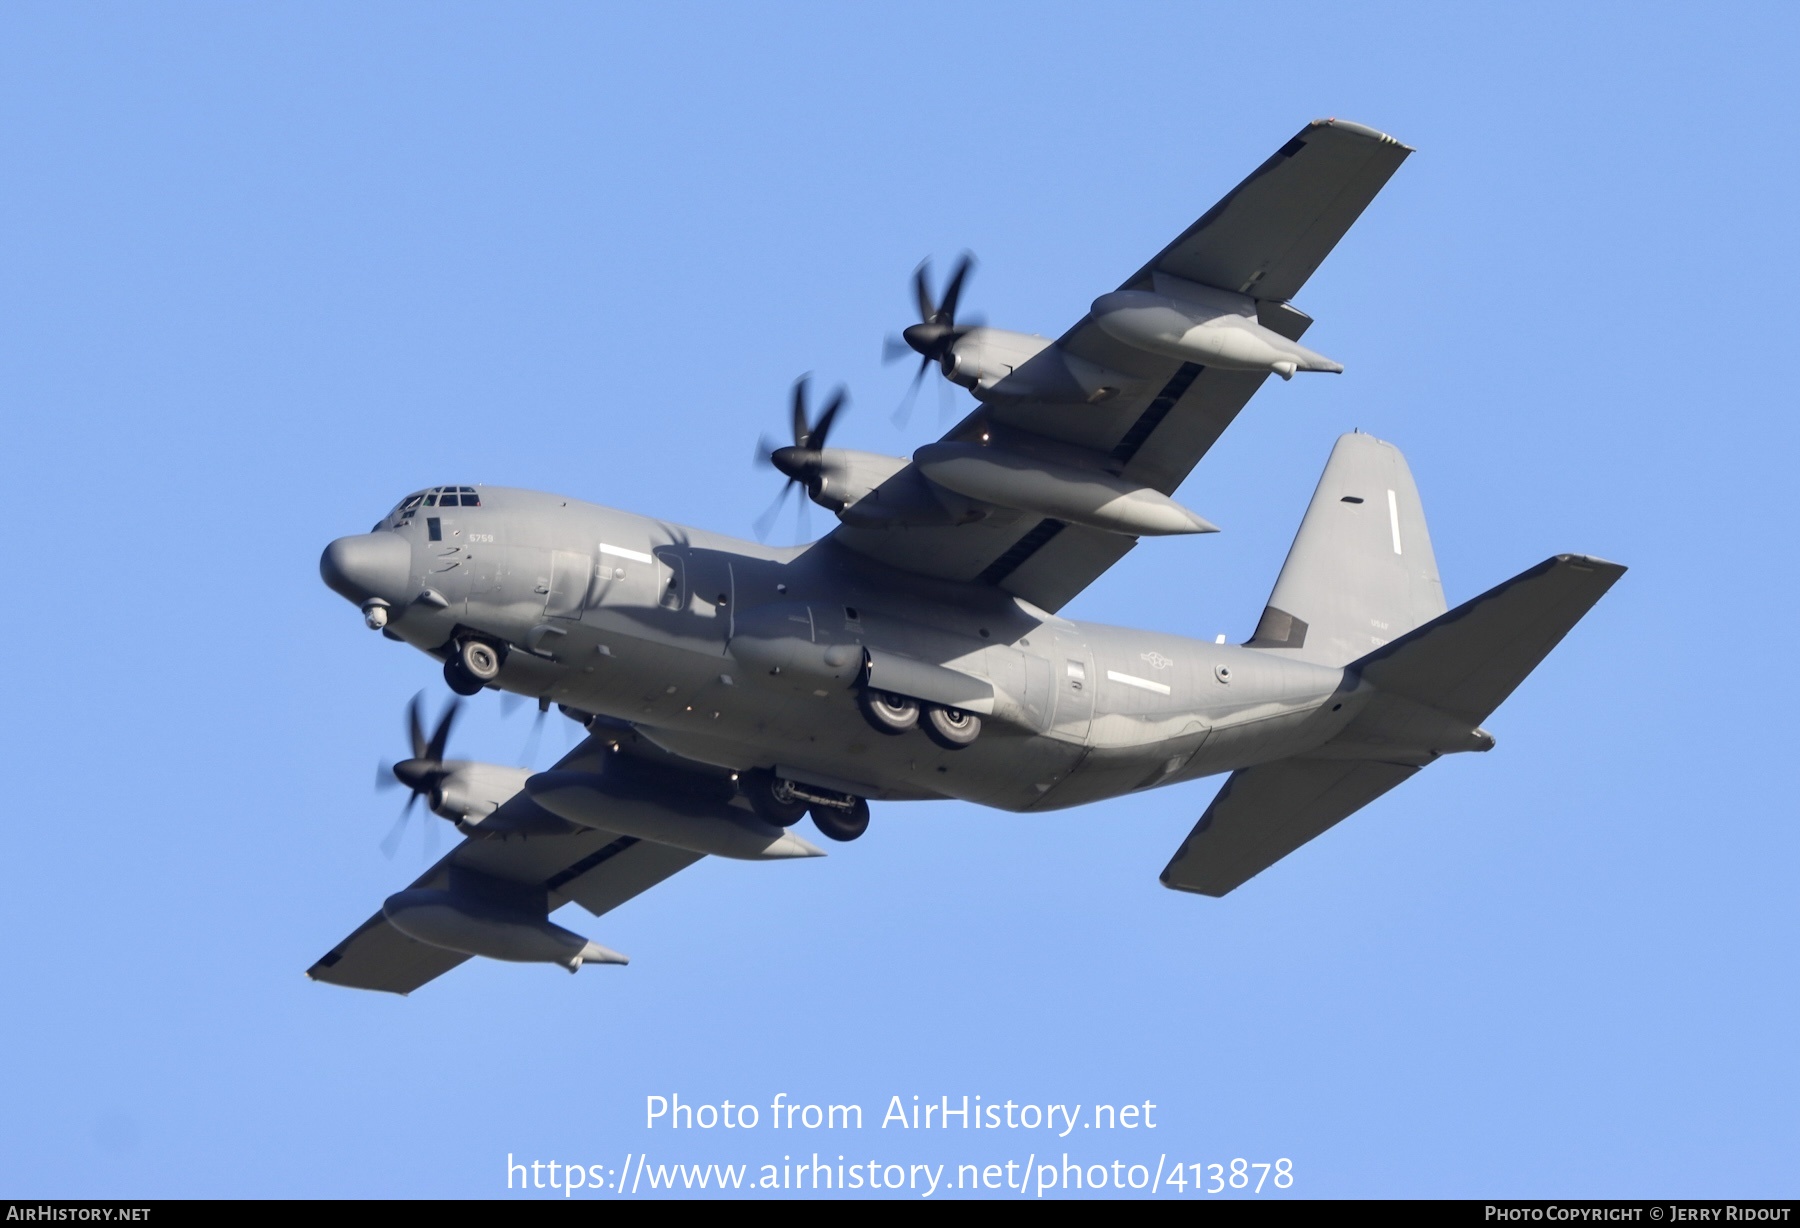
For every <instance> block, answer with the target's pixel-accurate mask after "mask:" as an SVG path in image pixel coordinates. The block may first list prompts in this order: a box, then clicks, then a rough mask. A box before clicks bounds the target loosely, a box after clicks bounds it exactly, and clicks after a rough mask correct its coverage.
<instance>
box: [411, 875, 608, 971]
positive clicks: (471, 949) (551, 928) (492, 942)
mask: <svg viewBox="0 0 1800 1228" xmlns="http://www.w3.org/2000/svg"><path fill="white" fill-rule="evenodd" d="M381 911H382V914H383V915H384V916H386V917H387V919H388V921H389V923H391V924H392V925H393V927H394V928H395V929H397V930H399V931H400V932H401V933H402V934H405V935H406V936H407V937H409V938H416V939H418V940H419V941H420V942H423V943H428V944H430V945H431V946H434V947H442V948H444V949H445V950H446V951H459V952H461V953H462V954H464V955H485V956H487V958H489V959H504V960H509V961H511V962H513V963H520V964H558V965H560V966H561V967H564V968H567V969H568V970H569V971H570V972H575V971H577V970H579V969H580V967H581V965H583V964H625V963H630V962H631V961H630V960H628V959H626V958H625V957H624V956H623V955H620V954H619V953H618V952H617V951H609V950H607V949H606V948H605V947H603V946H601V945H600V944H599V943H596V942H590V941H589V940H588V939H586V938H583V937H582V936H581V935H580V934H577V933H573V932H572V931H570V930H566V929H564V928H563V927H562V926H560V925H557V924H555V923H554V922H552V921H551V920H550V918H549V917H547V916H540V915H534V914H533V913H531V912H529V911H527V910H525V909H521V908H509V907H506V906H505V905H502V904H497V903H491V902H489V901H486V900H482V899H478V898H475V897H472V896H465V895H460V894H458V893H456V892H454V891H440V890H434V889H429V888H424V889H415V890H411V891H401V892H397V893H396V894H394V895H390V896H389V897H388V898H387V901H386V902H385V903H383V904H382V906H381Z"/></svg>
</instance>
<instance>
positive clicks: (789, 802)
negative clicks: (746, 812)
mask: <svg viewBox="0 0 1800 1228" xmlns="http://www.w3.org/2000/svg"><path fill="white" fill-rule="evenodd" d="M738 787H739V788H740V789H742V790H743V792H744V797H745V799H746V800H747V801H749V803H750V808H751V809H752V810H754V811H756V813H757V816H758V817H760V818H762V819H764V820H766V821H767V822H770V823H773V824H775V825H776V826H777V827H791V826H793V825H794V824H795V823H798V822H799V821H800V820H801V819H802V818H804V817H805V816H806V815H807V814H809V813H810V814H811V815H812V821H813V826H814V827H816V828H818V829H819V834H820V835H821V836H824V837H825V838H826V839H828V840H841V841H848V840H854V839H856V838H857V837H858V836H860V835H862V834H863V833H864V832H865V831H868V830H869V803H868V802H867V801H866V800H864V799H863V798H860V797H851V796H850V795H849V794H847V793H835V792H833V791H831V790H830V789H820V788H817V787H815V786H812V785H803V784H800V783H798V782H796V781H792V780H787V779H785V778H783V777H780V776H777V775H776V774H775V773H773V772H765V771H755V772H745V773H744V774H743V775H742V776H740V777H738Z"/></svg>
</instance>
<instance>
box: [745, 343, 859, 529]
mask: <svg viewBox="0 0 1800 1228" xmlns="http://www.w3.org/2000/svg"><path fill="white" fill-rule="evenodd" d="M807 379H808V377H807V376H804V375H802V376H801V377H800V378H799V379H797V380H795V381H794V424H793V426H794V442H793V443H791V444H785V445H778V444H777V443H776V442H775V441H774V440H773V439H770V438H769V437H768V436H767V435H764V436H763V437H762V438H761V439H760V440H759V441H758V442H757V445H756V463H757V464H759V465H767V466H768V467H769V468H771V469H773V470H775V471H776V472H777V473H782V474H786V475H787V483H786V484H785V485H784V486H782V488H781V493H780V494H778V495H776V496H775V502H773V503H771V504H770V505H769V510H768V511H766V512H764V513H763V514H762V515H760V516H758V517H757V518H756V539H757V540H758V541H761V540H763V539H764V538H766V537H767V536H768V535H769V529H770V528H771V527H773V526H774V524H775V518H776V517H777V516H779V515H780V514H781V509H782V507H783V506H784V505H785V504H786V503H787V498H788V495H789V494H791V493H792V492H793V489H794V487H796V486H802V487H805V488H806V491H807V492H808V495H809V496H810V495H811V494H815V493H817V491H818V488H819V480H820V478H821V477H822V476H823V474H822V467H823V464H824V458H823V457H822V456H821V455H820V453H821V452H822V451H823V450H824V448H825V441H826V440H827V439H828V438H829V437H830V435H831V424H832V423H833V422H835V421H836V420H837V416H838V413H839V411H841V410H842V409H843V408H844V406H845V405H846V404H847V403H848V402H849V400H850V394H849V393H848V392H847V391H846V390H845V389H844V387H843V385H841V384H840V385H839V386H838V390H837V391H836V392H834V393H832V394H831V399H830V400H829V401H827V402H826V403H825V408H824V409H822V410H820V411H819V416H818V418H817V419H816V420H814V421H813V422H811V423H810V424H809V423H808V421H807V412H806V397H807V393H806V389H807ZM806 504H807V500H806V499H802V500H801V501H800V516H799V523H800V526H801V529H800V536H801V537H802V539H804V538H805V537H806V536H807V529H806V524H807V516H806Z"/></svg>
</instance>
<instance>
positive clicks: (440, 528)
mask: <svg viewBox="0 0 1800 1228" xmlns="http://www.w3.org/2000/svg"><path fill="white" fill-rule="evenodd" d="M425 534H426V536H427V537H428V538H429V539H430V540H432V541H434V542H441V541H443V540H444V522H443V521H441V520H439V519H438V518H437V517H436V516H427V517H425Z"/></svg>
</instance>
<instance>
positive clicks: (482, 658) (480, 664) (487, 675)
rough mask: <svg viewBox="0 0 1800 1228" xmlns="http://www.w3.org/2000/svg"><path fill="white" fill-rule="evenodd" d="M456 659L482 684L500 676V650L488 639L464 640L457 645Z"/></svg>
mask: <svg viewBox="0 0 1800 1228" xmlns="http://www.w3.org/2000/svg"><path fill="white" fill-rule="evenodd" d="M456 660H457V662H458V663H459V664H461V665H462V667H463V672H464V673H466V674H468V675H469V677H471V678H474V679H475V680H477V681H478V682H480V683H481V685H482V686H486V685H487V684H488V683H490V682H492V681H493V680H494V679H496V678H498V677H499V676H500V650H499V649H498V648H495V647H494V646H493V645H492V644H490V643H488V642H487V641H486V640H477V639H467V640H464V641H463V642H462V643H460V644H458V645H457V646H456Z"/></svg>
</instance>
